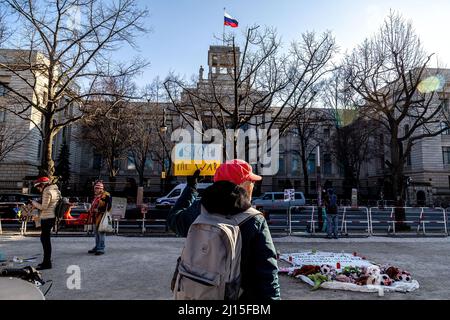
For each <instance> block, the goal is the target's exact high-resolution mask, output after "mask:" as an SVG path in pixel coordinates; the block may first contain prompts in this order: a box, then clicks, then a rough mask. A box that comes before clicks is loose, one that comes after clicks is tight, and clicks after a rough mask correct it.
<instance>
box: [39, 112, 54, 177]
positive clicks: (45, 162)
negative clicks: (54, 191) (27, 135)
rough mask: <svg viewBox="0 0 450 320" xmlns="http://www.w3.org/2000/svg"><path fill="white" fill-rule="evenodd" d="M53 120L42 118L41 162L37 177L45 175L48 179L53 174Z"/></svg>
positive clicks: (47, 117)
mask: <svg viewBox="0 0 450 320" xmlns="http://www.w3.org/2000/svg"><path fill="white" fill-rule="evenodd" d="M52 122H53V118H52V117H49V116H44V128H43V133H44V137H43V141H42V143H43V156H42V160H41V168H40V171H41V172H39V175H45V176H48V177H49V178H53V175H54V173H55V162H54V161H53V157H52V153H53V138H54V135H53V132H52V129H53V128H52V125H53V124H52Z"/></svg>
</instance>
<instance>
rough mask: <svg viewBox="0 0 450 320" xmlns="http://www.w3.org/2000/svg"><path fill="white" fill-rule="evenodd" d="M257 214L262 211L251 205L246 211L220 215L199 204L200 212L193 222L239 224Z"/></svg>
mask: <svg viewBox="0 0 450 320" xmlns="http://www.w3.org/2000/svg"><path fill="white" fill-rule="evenodd" d="M257 215H262V213H261V212H260V211H258V210H256V209H255V208H253V207H250V208H249V209H248V210H247V211H244V212H241V213H239V214H236V215H234V216H222V215H218V214H213V213H209V212H208V211H207V210H206V209H205V208H204V207H203V206H201V213H200V215H199V216H198V217H197V219H196V220H195V221H194V223H193V224H211V223H226V224H233V225H235V226H241V225H242V224H244V223H245V222H247V221H248V220H250V219H251V218H253V217H255V216H257Z"/></svg>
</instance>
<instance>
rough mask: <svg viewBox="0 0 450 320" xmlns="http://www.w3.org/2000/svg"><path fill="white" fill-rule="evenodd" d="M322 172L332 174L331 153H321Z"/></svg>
mask: <svg viewBox="0 0 450 320" xmlns="http://www.w3.org/2000/svg"><path fill="white" fill-rule="evenodd" d="M323 174H324V175H327V176H331V175H332V174H333V163H332V161H331V154H329V153H327V154H324V155H323Z"/></svg>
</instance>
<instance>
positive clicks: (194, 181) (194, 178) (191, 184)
mask: <svg viewBox="0 0 450 320" xmlns="http://www.w3.org/2000/svg"><path fill="white" fill-rule="evenodd" d="M200 172H201V170H200V169H197V171H195V173H194V174H193V175H192V176H190V177H187V185H188V186H189V187H193V188H194V187H195V185H196V184H197V183H198V178H199V177H200Z"/></svg>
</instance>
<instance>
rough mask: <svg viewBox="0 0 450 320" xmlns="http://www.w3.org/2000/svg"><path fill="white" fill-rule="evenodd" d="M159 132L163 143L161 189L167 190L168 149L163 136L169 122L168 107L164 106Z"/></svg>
mask: <svg viewBox="0 0 450 320" xmlns="http://www.w3.org/2000/svg"><path fill="white" fill-rule="evenodd" d="M159 132H160V133H161V144H162V172H161V191H162V192H164V191H165V183H164V182H165V179H166V168H165V166H166V157H165V155H166V150H165V146H164V139H163V136H165V134H166V132H167V124H166V108H163V120H162V123H161V127H160V128H159Z"/></svg>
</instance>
